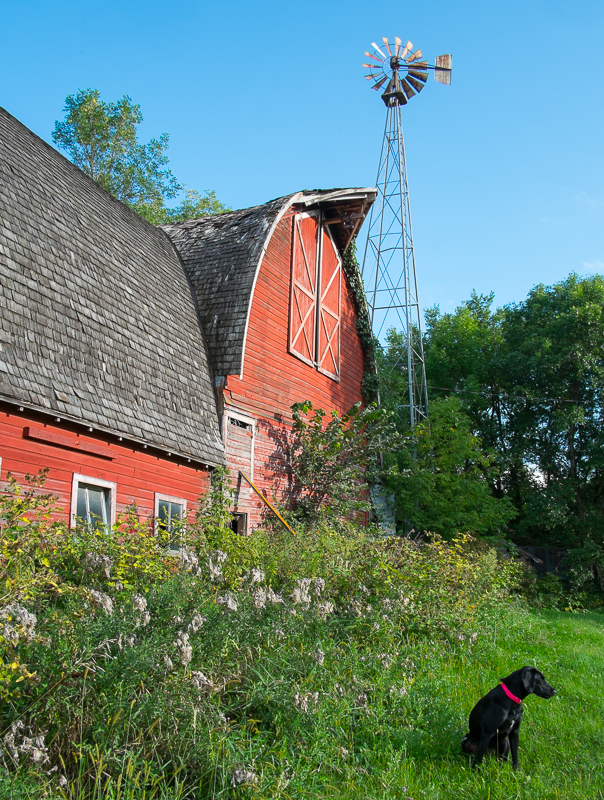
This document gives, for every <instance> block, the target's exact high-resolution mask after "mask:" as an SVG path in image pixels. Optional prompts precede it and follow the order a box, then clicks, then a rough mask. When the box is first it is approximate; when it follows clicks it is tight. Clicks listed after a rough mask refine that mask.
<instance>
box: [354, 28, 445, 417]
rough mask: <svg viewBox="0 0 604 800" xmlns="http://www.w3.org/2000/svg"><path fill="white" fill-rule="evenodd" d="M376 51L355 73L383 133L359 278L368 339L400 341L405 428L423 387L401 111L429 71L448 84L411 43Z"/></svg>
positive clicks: (422, 413) (439, 67)
mask: <svg viewBox="0 0 604 800" xmlns="http://www.w3.org/2000/svg"><path fill="white" fill-rule="evenodd" d="M383 42H384V44H383V46H379V45H377V44H376V43H375V42H372V47H373V52H369V51H366V52H365V56H366V57H367V61H366V62H365V63H364V64H363V67H364V68H365V69H366V70H367V74H366V75H365V77H366V78H367V80H369V81H372V82H373V84H372V86H371V88H372V89H375V90H376V91H379V90H380V89H382V87H385V88H384V91H383V94H382V100H383V101H384V103H385V105H386V108H387V111H386V126H385V129H384V139H383V143H382V150H381V156H380V162H379V166H378V174H377V179H376V184H375V185H376V187H377V191H378V195H377V198H376V201H375V203H374V204H373V206H372V208H371V211H370V215H369V219H368V221H367V225H368V229H367V241H366V245H365V254H364V257H363V265H362V269H361V275H362V278H363V282H364V284H365V293H366V298H367V306H368V309H369V314H370V317H371V324H372V329H373V333H374V335H375V336H376V338H377V339H381V340H383V339H384V337H385V336H386V337H387V335H388V331H389V330H391V329H393V328H394V329H395V330H398V331H400V332H401V333H402V339H401V341H402V342H403V343H404V345H403V349H402V352H401V353H400V357H399V358H398V361H397V363H396V364H395V365H392V366H393V368H394V367H395V366H396V368H397V369H400V370H401V371H402V372H403V373H406V376H407V380H406V389H405V393H404V394H405V397H403V398H401V399H402V401H403V403H402V407H403V408H405V409H407V410H408V412H409V422H410V425H411V427H412V428H413V427H414V426H415V425H417V424H418V423H420V422H422V421H424V420H426V419H427V417H428V387H427V382H426V369H425V363H424V351H423V342H422V334H421V331H422V324H421V307H420V303H419V296H418V291H417V275H416V270H415V255H414V250H413V232H412V227H411V206H410V202H409V186H408V182H407V166H406V157H405V145H404V141H403V126H402V119H401V106H404V105H406V104H407V103H408V102H409V100H410V99H411V98H412V97H414V96H415V95H416V94H419V92H421V90H422V89H423V88H424V86H425V85H426V83H427V81H428V75H429V70H433V71H434V79H435V80H436V81H437V82H438V83H442V84H445V85H450V84H451V61H452V59H451V55H450V54H445V55H441V56H437V57H436V59H435V62H434V64H428V61H427V59H425V58H424V56H423V54H422V51H421V50H420V49H417V50H414V49H413V45H412V44H411V42H407V43H406V44H405V45H403V42H402V40H401V39H399V38H398V36H397V37H395V39H394V42H393V43H390V42H389V41H388V39H386V37H384V38H383Z"/></svg>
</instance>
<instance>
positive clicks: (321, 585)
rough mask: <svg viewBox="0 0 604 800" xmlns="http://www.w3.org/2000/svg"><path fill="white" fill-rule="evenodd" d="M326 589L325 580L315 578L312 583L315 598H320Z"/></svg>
mask: <svg viewBox="0 0 604 800" xmlns="http://www.w3.org/2000/svg"><path fill="white" fill-rule="evenodd" d="M324 589H325V581H324V580H323V578H315V579H314V581H313V582H312V593H313V594H314V596H315V597H319V596H320V594H321V592H322V591H323V590H324Z"/></svg>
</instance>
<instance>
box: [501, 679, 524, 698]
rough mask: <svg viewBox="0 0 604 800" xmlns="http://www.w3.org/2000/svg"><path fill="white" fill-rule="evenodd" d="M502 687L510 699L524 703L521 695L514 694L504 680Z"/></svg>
mask: <svg viewBox="0 0 604 800" xmlns="http://www.w3.org/2000/svg"><path fill="white" fill-rule="evenodd" d="M501 688H502V689H503V691H504V692H505V693H506V694H507V696H508V697H509V698H510V700H513V701H514V702H515V703H522V700H521V699H520V698H519V697H516V695H515V694H512V693H511V692H510V690H509V689H508V687H507V686H506V685H505V683H503V681H502V682H501Z"/></svg>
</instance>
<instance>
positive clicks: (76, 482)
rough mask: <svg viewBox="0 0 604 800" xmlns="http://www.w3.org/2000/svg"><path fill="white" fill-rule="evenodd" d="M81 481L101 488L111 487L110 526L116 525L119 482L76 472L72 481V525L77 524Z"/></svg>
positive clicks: (73, 526) (72, 526)
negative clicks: (116, 497)
mask: <svg viewBox="0 0 604 800" xmlns="http://www.w3.org/2000/svg"><path fill="white" fill-rule="evenodd" d="M81 483H86V484H89V485H90V486H98V487H100V488H101V489H109V526H110V527H111V526H112V525H115V518H116V502H115V496H116V493H117V483H115V482H114V481H106V480H103V479H102V478H92V477H91V476H90V475H80V474H79V473H78V472H74V474H73V480H72V482H71V516H70V527H71V528H75V527H76V525H77V513H78V488H79V486H80V484H81Z"/></svg>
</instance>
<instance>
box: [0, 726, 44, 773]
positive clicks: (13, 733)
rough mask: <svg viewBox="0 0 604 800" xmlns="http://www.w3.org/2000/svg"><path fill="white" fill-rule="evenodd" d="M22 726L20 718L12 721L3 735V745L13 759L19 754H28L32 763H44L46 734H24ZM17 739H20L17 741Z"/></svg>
mask: <svg viewBox="0 0 604 800" xmlns="http://www.w3.org/2000/svg"><path fill="white" fill-rule="evenodd" d="M23 728H24V725H23V722H21V720H16V721H15V722H13V723H12V724H11V726H10V728H9V730H8V732H7V734H6V735H5V737H4V746H5V747H6V749H7V750H8V752H9V753H10V755H11V757H12V758H13V760H14V761H18V759H19V756H20V755H25V756H29V758H30V759H31V761H32V762H33V763H34V764H37V765H42V764H46V763H47V762H48V761H49V760H50V759H49V757H48V747H47V746H46V745H45V744H44V737H45V736H46V734H44V733H43V734H37V735H35V736H31V737H30V736H25V735H24V734H23V733H22V730H23ZM19 739H20V740H21V741H19Z"/></svg>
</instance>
